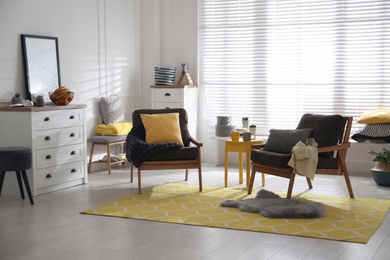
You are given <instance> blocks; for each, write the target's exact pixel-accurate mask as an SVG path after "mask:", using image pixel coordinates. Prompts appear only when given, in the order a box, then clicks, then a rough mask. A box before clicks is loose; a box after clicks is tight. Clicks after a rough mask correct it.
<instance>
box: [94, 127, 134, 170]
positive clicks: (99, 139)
mask: <svg viewBox="0 0 390 260" xmlns="http://www.w3.org/2000/svg"><path fill="white" fill-rule="evenodd" d="M126 138H127V135H119V136H106V135H95V136H91V137H89V138H88V142H91V154H90V155H89V163H88V173H90V172H91V166H92V164H93V163H105V164H107V167H108V174H111V165H113V164H120V163H121V164H124V163H125V160H119V161H117V162H112V161H111V152H110V147H111V145H118V144H123V153H125V151H126V145H125V144H126ZM95 145H105V146H106V147H107V161H92V157H93V150H94V149H95Z"/></svg>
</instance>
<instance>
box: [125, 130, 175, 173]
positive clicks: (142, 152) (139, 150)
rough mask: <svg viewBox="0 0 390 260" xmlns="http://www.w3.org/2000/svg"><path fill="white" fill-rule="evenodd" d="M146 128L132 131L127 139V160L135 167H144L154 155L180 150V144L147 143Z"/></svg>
mask: <svg viewBox="0 0 390 260" xmlns="http://www.w3.org/2000/svg"><path fill="white" fill-rule="evenodd" d="M144 140H145V128H144V127H143V125H140V126H135V127H133V128H132V129H131V131H130V133H129V134H128V135H127V138H126V158H127V160H128V161H129V162H132V163H133V164H134V166H135V167H139V166H141V165H142V163H143V162H144V161H146V160H147V158H149V157H150V156H152V155H153V154H156V153H159V152H164V151H169V150H175V149H180V148H181V147H182V145H181V144H179V143H163V144H148V143H146V142H145V141H144Z"/></svg>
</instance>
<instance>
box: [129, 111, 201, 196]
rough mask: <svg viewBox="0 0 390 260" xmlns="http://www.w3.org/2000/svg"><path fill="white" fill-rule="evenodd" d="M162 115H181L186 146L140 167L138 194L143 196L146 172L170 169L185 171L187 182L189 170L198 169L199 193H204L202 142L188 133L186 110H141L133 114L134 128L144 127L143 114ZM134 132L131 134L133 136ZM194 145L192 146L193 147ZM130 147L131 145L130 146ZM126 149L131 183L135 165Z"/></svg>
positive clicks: (154, 158)
mask: <svg viewBox="0 0 390 260" xmlns="http://www.w3.org/2000/svg"><path fill="white" fill-rule="evenodd" d="M162 113H179V121H180V130H181V135H182V141H183V144H184V146H183V147H182V148H180V149H177V150H171V151H164V152H159V153H156V154H153V155H152V156H150V157H149V158H146V161H144V162H143V163H142V165H140V166H138V167H137V169H138V194H141V176H142V174H141V173H142V171H145V170H168V169H185V180H186V181H187V180H188V170H189V169H198V177H199V191H202V164H201V150H200V148H201V147H202V146H203V144H202V143H201V142H198V141H197V140H195V139H194V138H193V137H192V136H191V135H190V133H189V131H188V127H187V125H188V116H187V112H186V110H185V109H182V108H172V109H140V110H136V111H134V113H133V128H137V127H138V126H139V125H142V120H141V114H162ZM131 134H132V132H130V133H129V135H131ZM191 144H192V145H191ZM129 145H130V144H129ZM128 149H129V147H127V148H126V151H127V153H126V157H127V159H128V161H129V162H130V163H131V173H130V182H133V172H134V164H133V162H131V159H130V158H129V156H128Z"/></svg>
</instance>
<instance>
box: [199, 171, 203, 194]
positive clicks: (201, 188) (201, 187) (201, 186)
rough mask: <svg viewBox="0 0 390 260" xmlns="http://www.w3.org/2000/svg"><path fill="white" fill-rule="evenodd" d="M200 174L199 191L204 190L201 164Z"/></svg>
mask: <svg viewBox="0 0 390 260" xmlns="http://www.w3.org/2000/svg"><path fill="white" fill-rule="evenodd" d="M198 175H199V191H200V192H202V191H203V184H202V167H201V166H200V164H199V168H198Z"/></svg>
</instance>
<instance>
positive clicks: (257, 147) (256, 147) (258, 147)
mask: <svg viewBox="0 0 390 260" xmlns="http://www.w3.org/2000/svg"><path fill="white" fill-rule="evenodd" d="M264 146H265V144H252V146H251V148H252V149H262V148H264Z"/></svg>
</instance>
